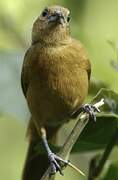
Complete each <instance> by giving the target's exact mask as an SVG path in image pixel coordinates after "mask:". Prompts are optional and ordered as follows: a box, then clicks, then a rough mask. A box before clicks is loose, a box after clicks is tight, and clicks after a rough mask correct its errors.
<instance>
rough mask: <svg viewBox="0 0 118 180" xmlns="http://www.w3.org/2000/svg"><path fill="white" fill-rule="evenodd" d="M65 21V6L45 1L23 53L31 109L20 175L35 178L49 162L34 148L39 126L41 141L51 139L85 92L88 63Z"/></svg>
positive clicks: (67, 14)
mask: <svg viewBox="0 0 118 180" xmlns="http://www.w3.org/2000/svg"><path fill="white" fill-rule="evenodd" d="M69 21H70V12H69V10H68V9H66V8H64V7H61V6H50V7H47V8H45V9H44V10H43V12H42V13H41V15H40V16H39V17H38V18H37V19H36V21H35V22H34V25H33V30H32V44H31V46H30V48H29V49H28V50H27V52H26V54H25V57H24V63H23V68H22V74H21V84H22V89H23V93H24V95H25V97H26V100H27V104H28V107H29V110H30V112H31V119H30V122H29V127H28V133H29V141H30V142H29V149H28V154H27V158H26V162H25V167H24V171H23V180H39V179H41V177H42V175H43V173H44V172H45V170H46V169H47V167H48V166H49V160H48V157H47V156H46V155H45V154H40V153H39V154H36V151H35V146H36V145H37V144H38V143H39V141H41V129H42V127H43V128H45V129H46V132H47V140H48V141H51V142H53V143H56V134H57V131H58V130H59V128H60V127H61V126H62V125H63V124H64V123H66V122H68V121H69V120H70V119H72V118H71V114H72V113H73V112H76V110H77V109H79V108H80V107H81V106H82V105H83V102H84V99H85V97H86V96H87V92H88V85H89V80H90V74H91V64H90V61H89V59H88V55H87V53H86V50H85V49H84V47H83V45H82V43H81V42H80V41H78V40H75V39H73V38H72V37H71V35H70V29H69ZM57 166H58V165H57ZM53 168H54V167H53ZM56 169H58V167H56Z"/></svg>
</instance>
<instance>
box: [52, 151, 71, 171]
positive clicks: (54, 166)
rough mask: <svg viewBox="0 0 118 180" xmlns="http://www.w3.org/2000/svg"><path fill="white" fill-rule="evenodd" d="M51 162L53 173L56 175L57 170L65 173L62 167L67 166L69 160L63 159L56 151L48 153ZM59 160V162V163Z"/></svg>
mask: <svg viewBox="0 0 118 180" xmlns="http://www.w3.org/2000/svg"><path fill="white" fill-rule="evenodd" d="M48 158H49V160H50V164H51V173H50V174H51V175H54V174H55V173H56V172H58V171H59V172H60V174H61V175H64V174H63V172H62V167H66V166H67V165H68V161H66V160H63V159H62V158H60V157H59V156H57V155H56V154H54V153H50V154H49V155H48ZM58 162H59V163H58Z"/></svg>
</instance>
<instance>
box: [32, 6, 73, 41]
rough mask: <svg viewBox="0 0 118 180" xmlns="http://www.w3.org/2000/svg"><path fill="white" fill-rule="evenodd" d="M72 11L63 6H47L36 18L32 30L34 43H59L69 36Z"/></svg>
mask: <svg viewBox="0 0 118 180" xmlns="http://www.w3.org/2000/svg"><path fill="white" fill-rule="evenodd" d="M69 21H70V11H69V10H68V9H66V8H64V7H61V6H50V7H47V8H45V9H44V10H43V11H42V13H41V15H40V16H39V17H38V18H37V19H36V21H35V22H34V25H33V31H32V43H33V44H34V43H35V42H42V43H48V44H54V43H55V44H56V43H57V44H58V43H59V42H62V41H64V40H66V38H67V37H68V36H69Z"/></svg>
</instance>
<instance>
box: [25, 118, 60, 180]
mask: <svg viewBox="0 0 118 180" xmlns="http://www.w3.org/2000/svg"><path fill="white" fill-rule="evenodd" d="M46 129H47V139H48V140H49V141H51V142H54V141H55V142H56V134H57V131H58V129H59V127H58V128H54V127H53V128H52V127H47V128H46ZM29 131H30V134H31V138H30V143H29V148H28V152H27V157H26V161H25V166H24V170H23V176H22V180H40V179H41V177H42V175H43V174H44V172H45V171H46V169H47V168H48V167H49V160H48V158H47V155H46V154H42V153H41V154H40V153H38V154H36V150H35V149H36V148H35V147H36V145H37V143H40V142H39V141H41V140H40V138H39V136H38V134H37V131H36V129H35V127H34V124H33V121H31V120H30V124H29ZM32 136H33V137H32Z"/></svg>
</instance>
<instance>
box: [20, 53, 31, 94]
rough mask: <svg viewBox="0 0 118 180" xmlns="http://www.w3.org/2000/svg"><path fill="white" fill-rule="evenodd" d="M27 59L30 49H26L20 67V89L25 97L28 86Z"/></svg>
mask: <svg viewBox="0 0 118 180" xmlns="http://www.w3.org/2000/svg"><path fill="white" fill-rule="evenodd" d="M29 58H30V49H28V50H27V52H26V54H25V57H24V62H23V66H22V72H21V87H22V90H23V93H24V96H25V97H26V94H27V89H28V86H29V67H28V61H29Z"/></svg>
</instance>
